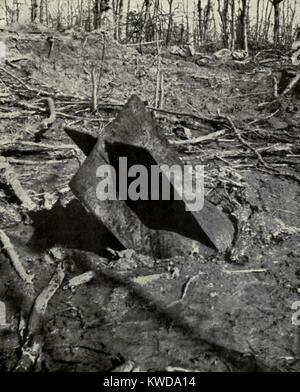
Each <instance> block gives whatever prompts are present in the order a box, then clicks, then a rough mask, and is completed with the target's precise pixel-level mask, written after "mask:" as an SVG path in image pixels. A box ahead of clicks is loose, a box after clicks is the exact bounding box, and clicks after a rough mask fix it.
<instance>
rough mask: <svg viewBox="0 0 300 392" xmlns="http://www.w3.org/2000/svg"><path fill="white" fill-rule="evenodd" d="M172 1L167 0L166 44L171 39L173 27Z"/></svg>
mask: <svg viewBox="0 0 300 392" xmlns="http://www.w3.org/2000/svg"><path fill="white" fill-rule="evenodd" d="M173 2H174V0H168V4H169V17H168V28H167V38H166V44H167V45H169V44H170V41H171V33H172V28H173Z"/></svg>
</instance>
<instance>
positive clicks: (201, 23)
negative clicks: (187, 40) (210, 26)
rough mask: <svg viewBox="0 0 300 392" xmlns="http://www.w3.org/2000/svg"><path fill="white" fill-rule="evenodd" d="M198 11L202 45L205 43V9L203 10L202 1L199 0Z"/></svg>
mask: <svg viewBox="0 0 300 392" xmlns="http://www.w3.org/2000/svg"><path fill="white" fill-rule="evenodd" d="M197 9H198V23H199V41H200V43H202V42H203V8H202V1H201V0H198V4H197Z"/></svg>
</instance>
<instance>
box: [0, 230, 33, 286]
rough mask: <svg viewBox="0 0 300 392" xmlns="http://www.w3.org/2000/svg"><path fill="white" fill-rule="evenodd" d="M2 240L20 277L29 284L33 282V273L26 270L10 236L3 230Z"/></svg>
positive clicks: (0, 237) (0, 236)
mask: <svg viewBox="0 0 300 392" xmlns="http://www.w3.org/2000/svg"><path fill="white" fill-rule="evenodd" d="M0 242H1V244H2V246H3V249H4V250H5V253H6V254H7V256H8V257H9V259H10V261H11V263H12V265H13V267H14V269H15V270H16V272H17V274H18V275H19V277H20V278H21V279H22V280H23V281H24V282H25V283H28V284H32V283H33V278H34V276H33V275H30V274H28V273H27V272H26V270H25V268H24V267H23V265H22V263H21V260H20V258H19V256H18V254H17V252H16V251H15V248H14V247H13V245H12V243H11V242H10V239H9V237H8V236H7V235H6V233H5V232H4V231H3V230H0Z"/></svg>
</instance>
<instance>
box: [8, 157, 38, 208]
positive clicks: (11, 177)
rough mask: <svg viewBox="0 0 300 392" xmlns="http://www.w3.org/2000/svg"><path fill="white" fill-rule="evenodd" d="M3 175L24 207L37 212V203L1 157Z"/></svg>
mask: <svg viewBox="0 0 300 392" xmlns="http://www.w3.org/2000/svg"><path fill="white" fill-rule="evenodd" d="M2 171H3V172H4V173H3V176H4V181H5V183H6V185H8V186H9V188H10V190H11V191H12V193H13V194H14V196H15V197H16V198H17V199H18V200H19V201H20V202H21V204H22V206H23V207H24V208H26V209H28V210H35V209H36V208H37V205H36V203H35V202H34V201H33V200H31V199H30V197H29V195H28V193H27V191H26V190H25V189H24V188H23V187H22V185H21V183H20V181H19V180H18V179H17V175H16V173H15V172H14V170H13V168H12V166H11V165H10V164H9V163H8V162H7V160H6V159H5V158H3V157H0V173H1V172H2Z"/></svg>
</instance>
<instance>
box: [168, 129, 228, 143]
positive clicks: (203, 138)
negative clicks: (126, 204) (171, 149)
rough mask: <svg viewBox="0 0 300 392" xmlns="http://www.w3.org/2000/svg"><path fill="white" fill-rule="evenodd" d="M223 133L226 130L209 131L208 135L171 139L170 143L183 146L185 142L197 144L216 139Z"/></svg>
mask: <svg viewBox="0 0 300 392" xmlns="http://www.w3.org/2000/svg"><path fill="white" fill-rule="evenodd" d="M225 133H226V130H221V131H217V132H213V133H210V134H209V135H205V136H199V137H196V138H194V139H188V140H176V141H172V142H171V144H175V145H177V146H183V145H186V144H198V143H203V142H209V141H212V140H216V139H218V138H219V137H220V136H224V135H225Z"/></svg>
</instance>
